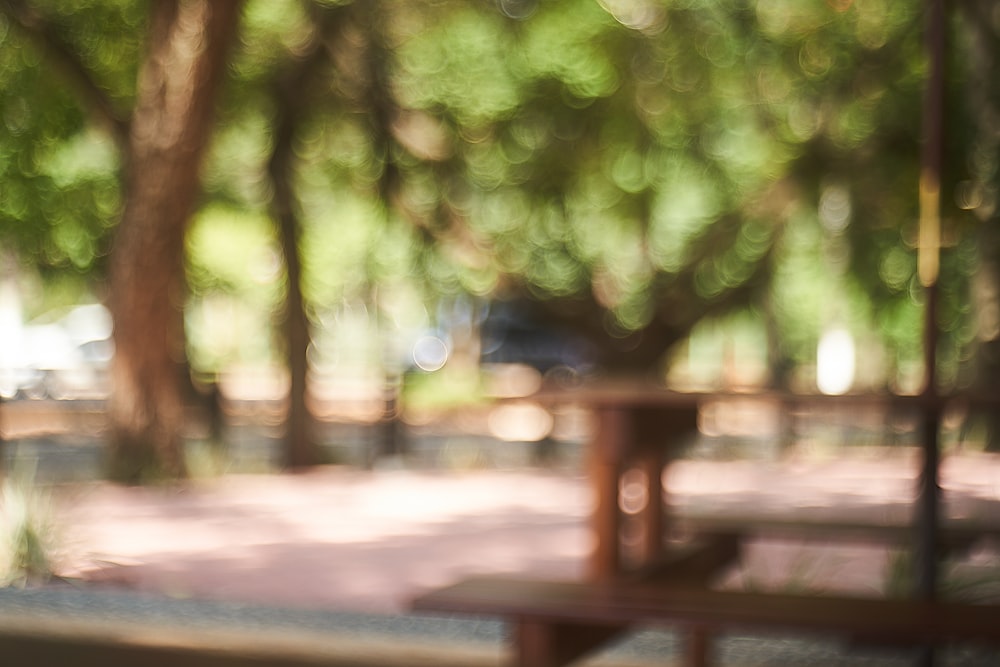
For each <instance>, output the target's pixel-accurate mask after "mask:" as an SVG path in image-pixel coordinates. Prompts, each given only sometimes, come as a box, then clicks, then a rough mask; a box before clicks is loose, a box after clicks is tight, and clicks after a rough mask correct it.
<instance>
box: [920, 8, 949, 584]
mask: <svg viewBox="0 0 1000 667" xmlns="http://www.w3.org/2000/svg"><path fill="white" fill-rule="evenodd" d="M926 1H927V5H926V34H925V40H926V49H927V56H928V59H929V65H930V73H929V77H928V81H927V86H926V90H925V92H924V110H923V146H922V155H921V169H920V247H919V256H918V265H919V275H920V282H921V284H922V285H923V287H924V293H925V298H926V303H925V309H924V312H925V321H924V386H923V396H922V399H923V400H922V401H921V408H922V412H923V417H924V419H923V422H924V428H923V433H922V434H921V435H922V436H923V450H924V457H923V466H922V470H921V475H920V489H919V496H918V502H919V509H918V524H919V538H918V545H917V546H918V549H917V554H916V555H917V563H918V566H919V570H918V594H919V595H920V597H923V598H933V597H934V595H935V593H936V588H937V566H936V558H935V551H936V548H935V542H936V530H937V523H938V509H939V508H938V502H939V494H940V490H939V485H938V463H939V456H940V455H939V443H938V436H939V430H940V428H939V426H940V424H939V422H940V411H941V407H940V403H941V402H940V398H939V396H938V391H937V349H936V348H937V344H938V327H937V297H938V288H937V282H938V274H939V265H940V236H941V232H940V229H941V172H942V164H943V147H944V67H945V62H944V61H945V53H946V50H945V48H946V47H945V10H944V0H926Z"/></svg>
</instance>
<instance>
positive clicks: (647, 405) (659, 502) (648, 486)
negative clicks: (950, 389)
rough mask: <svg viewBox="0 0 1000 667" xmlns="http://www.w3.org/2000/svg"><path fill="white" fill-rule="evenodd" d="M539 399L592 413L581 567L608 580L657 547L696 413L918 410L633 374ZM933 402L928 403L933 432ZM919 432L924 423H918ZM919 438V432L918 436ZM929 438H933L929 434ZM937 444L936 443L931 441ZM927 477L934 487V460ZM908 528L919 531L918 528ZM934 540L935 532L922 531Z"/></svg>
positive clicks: (550, 391)
mask: <svg viewBox="0 0 1000 667" xmlns="http://www.w3.org/2000/svg"><path fill="white" fill-rule="evenodd" d="M531 398H532V399H533V400H538V401H540V402H542V403H545V404H550V405H556V404H575V405H579V406H581V407H584V408H586V409H587V410H588V411H590V412H591V413H592V415H593V418H594V426H593V429H592V434H591V437H590V441H589V442H588V443H587V474H588V477H589V480H590V484H591V488H592V492H593V497H594V508H593V511H592V513H591V519H590V520H591V528H592V531H593V534H594V538H595V547H594V551H593V552H592V555H591V562H590V568H589V572H590V575H591V576H592V578H593V579H595V580H608V579H614V578H617V577H619V576H621V575H623V574H627V573H628V572H629V571H630V570H633V569H636V568H643V567H647V566H648V565H649V564H650V563H653V562H655V561H656V560H657V559H658V558H659V557H660V556H661V555H662V552H663V548H664V545H665V544H666V539H667V536H668V534H669V533H670V532H671V527H672V525H671V521H670V517H669V516H668V514H667V511H668V510H667V509H666V508H667V504H666V502H665V499H666V498H668V497H669V493H670V489H668V488H666V485H665V479H666V477H665V475H664V469H665V467H666V466H667V465H668V464H669V462H670V460H671V459H672V458H675V457H677V456H679V455H680V452H681V451H682V449H683V448H684V447H686V446H687V445H689V444H690V443H691V442H692V440H693V439H694V438H695V437H696V436H697V434H698V428H699V413H700V411H701V409H702V408H704V407H705V406H706V405H708V404H710V403H713V402H719V401H734V400H753V401H756V402H760V403H764V402H772V403H775V404H777V406H778V409H779V410H782V411H791V410H794V409H796V408H805V407H811V408H819V409H823V408H826V409H831V408H833V407H837V408H838V409H845V408H846V409H851V408H852V407H854V406H857V407H859V408H864V409H871V408H873V407H875V408H879V407H881V408H885V409H899V410H910V411H922V410H923V408H924V405H923V402H922V401H921V400H920V398H919V397H909V396H884V395H879V396H871V395H867V396H862V395H847V396H819V395H792V394H787V393H779V392H762V393H753V394H750V393H725V392H713V393H706V392H679V391H673V390H670V389H667V388H666V387H664V386H662V385H658V384H654V383H648V382H641V381H635V380H602V381H595V382H592V383H585V384H582V385H580V386H577V387H557V388H546V389H543V390H541V391H540V392H538V393H537V394H535V395H533V396H532V397H531ZM940 409H941V408H940V406H939V405H935V406H934V414H935V418H934V419H933V420H932V421H933V423H934V429H935V430H936V427H937V426H936V425H937V423H938V422H937V419H938V418H937V416H936V415H938V414H939V411H940ZM925 430H926V429H925ZM922 437H926V435H925V434H924V435H923V436H922ZM935 438H936V436H935ZM932 446H933V447H934V448H935V449H936V448H937V441H936V439H935V441H934V442H933V443H932ZM931 463H932V464H933V466H934V468H933V470H932V471H930V472H928V471H926V470H924V472H923V475H922V477H923V476H926V475H930V476H931V479H933V480H934V486H935V489H936V480H937V463H938V462H937V459H936V457H935V458H934V459H933V460H932V461H931ZM927 500H929V501H932V502H933V503H934V505H933V507H932V508H924V510H923V511H920V512H918V513H917V515H916V517H915V518H916V520H917V521H918V523H919V522H920V521H925V523H926V525H924V526H923V528H924V529H926V530H932V531H937V529H938V525H937V521H936V520H935V521H933V522H931V521H926V518H927V515H928V514H929V513H933V515H934V518H935V519H936V517H937V512H938V508H937V503H938V497H937V494H934V495H933V496H932V497H931V498H929V499H927ZM914 528H915V531H914V534H915V536H919V534H920V531H919V530H918V528H919V526H915V527H914ZM927 539H928V540H934V539H936V536H935V537H928V538H927Z"/></svg>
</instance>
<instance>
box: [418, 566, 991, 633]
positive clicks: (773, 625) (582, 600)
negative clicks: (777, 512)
mask: <svg viewBox="0 0 1000 667" xmlns="http://www.w3.org/2000/svg"><path fill="white" fill-rule="evenodd" d="M414 608H415V609H417V610H423V611H429V610H434V611H447V612H455V613H469V614H480V615H483V614H487V615H497V616H504V617H510V618H518V617H522V616H529V617H531V618H532V619H534V620H535V621H536V622H537V621H542V620H546V619H547V620H549V621H551V622H558V623H575V624H584V625H587V624H590V625H599V624H601V623H621V624H657V623H665V624H677V625H681V626H694V627H709V628H716V629H723V628H726V629H740V630H748V631H760V632H766V633H782V632H786V633H791V634H802V633H806V634H820V635H843V636H845V637H854V636H858V635H864V636H865V637H866V638H868V639H875V638H877V639H879V640H881V641H885V642H888V643H900V644H913V643H919V642H937V643H940V642H947V641H975V642H979V641H983V642H988V643H992V644H998V645H1000V606H996V605H969V604H961V603H952V602H935V603H931V602H925V601H915V600H901V599H878V598H852V597H834V596H802V595H784V594H774V593H740V592H730V591H714V590H704V589H698V588H693V587H688V586H676V585H650V584H629V583H615V584H596V583H594V582H575V581H574V582H556V581H536V580H522V579H510V578H490V577H482V578H473V579H468V580H466V581H463V582H461V583H458V584H455V585H454V586H450V587H448V588H444V589H440V590H438V591H435V592H432V593H429V594H427V595H424V596H421V597H420V598H418V599H417V600H415V601H414Z"/></svg>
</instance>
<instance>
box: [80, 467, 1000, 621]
mask: <svg viewBox="0 0 1000 667" xmlns="http://www.w3.org/2000/svg"><path fill="white" fill-rule="evenodd" d="M912 470H913V468H912V467H910V466H909V465H908V461H907V460H906V457H898V456H888V457H878V458H850V459H846V460H841V461H836V462H829V461H828V462H820V461H812V462H791V463H787V462H786V463H774V464H767V465H765V464H760V463H757V464H750V463H747V462H739V461H714V462H713V461H683V462H679V463H677V464H675V465H674V467H673V468H672V469H671V470H670V471H669V473H668V475H667V477H668V483H669V486H670V488H671V489H672V490H673V493H674V495H673V496H672V498H673V499H674V500H675V502H676V506H677V507H678V508H679V510H680V512H681V514H686V515H699V514H704V513H705V512H708V513H714V514H716V515H718V516H726V515H727V514H728V515H730V516H757V517H760V518H761V519H767V518H773V517H776V516H780V517H782V518H785V519H788V518H791V517H795V516H799V517H802V518H803V519H807V520H808V519H813V520H831V519H838V520H845V521H850V520H855V521H874V522H879V521H885V522H886V523H897V522H903V523H905V521H906V516H908V509H907V507H908V503H909V501H910V499H911V497H912V493H911V491H912V482H913V479H912ZM945 479H946V484H945V486H946V493H947V496H948V499H949V503H948V509H947V513H948V514H949V516H952V517H955V518H971V517H972V516H973V515H976V514H977V513H979V514H978V516H976V518H978V519H980V520H982V521H984V522H986V523H990V524H992V526H993V530H994V531H996V530H997V529H998V525H997V523H998V522H997V515H996V512H994V511H993V508H995V507H996V503H997V502H1000V461H998V460H997V459H996V458H994V457H983V456H958V457H954V458H951V459H949V461H948V463H947V465H946V470H945ZM62 500H63V501H64V503H65V505H64V514H62V519H63V526H64V528H65V529H66V530H65V536H64V537H65V538H66V539H65V545H66V556H67V558H66V560H65V561H64V567H65V569H64V572H65V574H67V575H68V576H71V577H79V578H81V579H83V580H85V581H88V582H92V583H93V584H97V585H108V586H121V587H126V588H129V589H133V590H140V591H146V592H155V593H160V594H166V595H170V596H178V597H204V598H211V599H224V600H237V601H247V602H252V603H259V604H277V605H293V606H309V607H324V608H342V609H356V610H369V611H385V612H398V611H402V610H404V609H405V608H406V603H407V600H408V599H410V598H411V597H412V596H413V595H414V594H416V593H418V592H420V591H421V590H424V589H426V588H429V587H434V586H439V585H443V584H447V583H449V582H450V581H454V580H456V579H458V578H461V577H462V576H465V575H469V574H476V573H507V574H518V575H525V576H538V577H546V578H576V577H579V576H582V575H583V573H584V572H585V570H586V558H587V555H588V553H589V551H590V549H591V546H592V543H591V540H590V536H589V532H588V527H587V514H588V512H589V510H590V503H591V496H590V491H589V488H588V486H587V483H586V480H585V479H584V478H583V477H582V476H579V475H572V474H566V473H550V472H543V471H537V470H527V469H522V470H508V471H498V470H479V471H459V472H455V471H453V472H428V471H422V472H421V471H407V470H383V471H375V472H362V471H357V470H350V469H344V468H328V469H322V470H319V471H316V472H314V473H311V474H307V475H296V476H282V475H235V476H229V477H224V478H219V479H216V480H210V481H206V482H199V483H196V484H193V485H191V486H190V487H189V488H187V489H185V490H183V491H177V490H158V489H126V488H120V487H110V486H104V485H99V486H93V487H81V488H79V489H77V490H76V491H75V492H73V493H72V494H70V495H69V496H66V497H63V498H62ZM816 537H817V536H816V535H813V536H812V538H811V539H809V540H805V539H798V538H788V537H779V538H774V539H758V540H754V541H751V543H750V544H749V546H748V548H747V549H746V551H745V553H744V558H743V560H742V563H741V564H740V566H738V567H736V568H735V569H733V570H732V571H731V572H729V573H728V574H727V576H726V577H725V582H724V583H725V585H728V586H734V587H738V588H750V589H758V590H760V589H768V590H805V591H811V592H823V591H825V592H847V593H851V594H859V595H880V594H882V593H883V592H884V590H885V588H886V586H887V581H888V580H889V578H891V577H893V576H895V575H894V572H893V568H894V567H897V565H898V564H897V563H896V560H895V552H894V551H892V550H889V549H887V548H885V547H884V546H883V545H882V544H881V543H879V542H877V541H876V542H872V543H868V542H865V541H863V540H862V541H857V540H854V541H851V540H849V541H846V542H837V541H836V540H835V539H834V538H833V537H832V535H831V536H823V535H822V534H820V535H819V539H816ZM996 546H997V545H996V542H995V541H990V540H987V541H985V542H982V543H980V544H978V545H977V546H976V547H975V548H974V549H973V550H972V551H971V552H970V555H969V557H968V558H966V560H965V565H963V567H965V568H966V572H967V573H970V572H971V573H975V572H979V573H983V572H988V573H991V574H990V576H989V577H985V578H982V580H981V583H982V585H983V586H984V587H985V586H991V587H992V590H993V595H994V596H996V594H997V583H998V581H1000V577H998V575H997V574H996V573H997V565H998V563H997V556H996V554H997V549H996ZM977 576H978V575H977ZM966 578H967V579H968V577H966Z"/></svg>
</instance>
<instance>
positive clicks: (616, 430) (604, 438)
mask: <svg viewBox="0 0 1000 667" xmlns="http://www.w3.org/2000/svg"><path fill="white" fill-rule="evenodd" d="M595 415H596V418H597V428H596V429H595V433H594V441H593V442H591V443H590V450H589V459H590V460H589V464H588V466H589V472H590V480H591V488H592V489H593V491H594V499H593V502H594V511H593V514H592V515H591V516H592V518H591V529H592V531H593V533H594V534H593V538H594V541H595V544H594V551H593V553H592V555H591V562H590V565H591V567H590V569H591V571H590V575H591V577H593V578H594V579H597V580H608V579H611V578H614V577H615V576H617V574H618V573H619V572H620V570H621V554H620V552H619V539H620V531H621V519H620V516H619V510H618V481H619V478H620V477H621V460H622V458H623V455H624V452H625V451H626V450H627V448H628V443H629V441H630V440H631V437H632V434H631V430H632V428H631V423H630V420H629V419H628V410H627V408H625V407H623V406H618V405H599V406H597V407H596V408H595Z"/></svg>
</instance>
